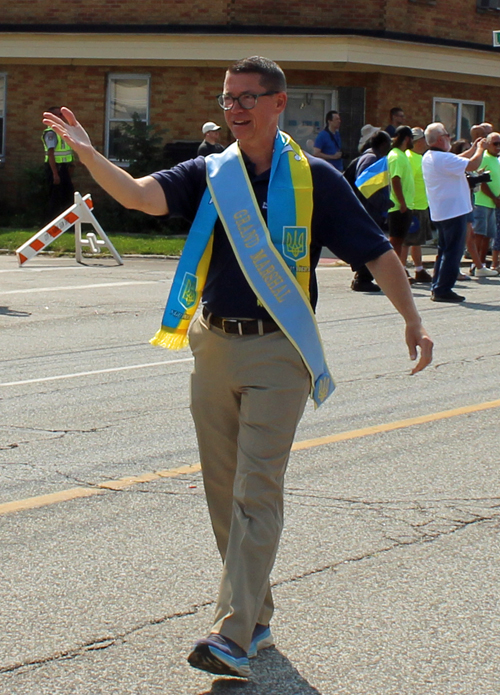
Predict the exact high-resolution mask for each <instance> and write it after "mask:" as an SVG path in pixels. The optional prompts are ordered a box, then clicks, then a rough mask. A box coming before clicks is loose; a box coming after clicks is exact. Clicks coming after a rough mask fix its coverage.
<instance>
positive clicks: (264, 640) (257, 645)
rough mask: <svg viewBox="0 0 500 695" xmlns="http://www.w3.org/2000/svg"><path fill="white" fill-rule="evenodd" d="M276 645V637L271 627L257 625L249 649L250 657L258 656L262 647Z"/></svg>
mask: <svg viewBox="0 0 500 695" xmlns="http://www.w3.org/2000/svg"><path fill="white" fill-rule="evenodd" d="M272 646H274V639H273V636H272V634H271V628H270V627H269V625H259V623H257V625H256V626H255V630H254V631H253V635H252V642H251V644H250V648H249V650H248V658H249V659H254V658H255V657H256V656H257V652H260V650H261V649H267V647H272Z"/></svg>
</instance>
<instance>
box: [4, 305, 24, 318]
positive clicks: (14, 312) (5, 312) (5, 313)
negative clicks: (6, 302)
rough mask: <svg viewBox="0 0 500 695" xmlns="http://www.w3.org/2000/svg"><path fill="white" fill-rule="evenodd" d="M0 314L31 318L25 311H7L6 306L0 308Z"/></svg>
mask: <svg viewBox="0 0 500 695" xmlns="http://www.w3.org/2000/svg"><path fill="white" fill-rule="evenodd" d="M0 314H1V315H2V316H20V317H22V316H31V314H30V313H29V312H27V311H16V310H15V309H9V307H8V306H0Z"/></svg>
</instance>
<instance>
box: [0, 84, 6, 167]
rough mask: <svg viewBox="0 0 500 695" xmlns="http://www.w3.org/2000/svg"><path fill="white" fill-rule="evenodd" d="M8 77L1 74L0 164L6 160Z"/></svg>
mask: <svg viewBox="0 0 500 695" xmlns="http://www.w3.org/2000/svg"><path fill="white" fill-rule="evenodd" d="M6 94H7V75H2V74H0V162H2V161H3V160H4V159H5V100H6Z"/></svg>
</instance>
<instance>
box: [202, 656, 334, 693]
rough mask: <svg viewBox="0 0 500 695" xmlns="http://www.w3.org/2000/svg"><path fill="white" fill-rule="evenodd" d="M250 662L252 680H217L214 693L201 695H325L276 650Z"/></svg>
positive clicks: (209, 691)
mask: <svg viewBox="0 0 500 695" xmlns="http://www.w3.org/2000/svg"><path fill="white" fill-rule="evenodd" d="M250 663H251V666H252V677H251V678H250V679H249V680H240V679H239V678H217V680H215V681H214V682H213V683H212V687H211V688H210V690H205V691H203V692H202V693H199V695H238V694H239V693H241V694H242V695H271V693H272V695H321V693H320V691H319V690H317V689H316V688H314V687H313V686H312V685H311V684H310V683H308V682H307V681H306V679H305V678H303V677H302V676H301V675H300V673H299V672H298V671H297V669H296V668H294V667H293V666H292V664H291V663H290V661H289V660H288V659H287V658H286V656H283V654H281V653H280V652H279V651H278V650H277V649H275V648H274V647H271V648H269V649H266V650H265V652H263V653H261V654H259V656H258V657H257V659H252V661H251V662H250Z"/></svg>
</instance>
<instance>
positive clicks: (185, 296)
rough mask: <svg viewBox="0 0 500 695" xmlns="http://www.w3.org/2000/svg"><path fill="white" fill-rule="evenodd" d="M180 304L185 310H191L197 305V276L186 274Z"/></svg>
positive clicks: (180, 294)
mask: <svg viewBox="0 0 500 695" xmlns="http://www.w3.org/2000/svg"><path fill="white" fill-rule="evenodd" d="M179 303H180V304H181V305H182V306H183V307H184V309H190V308H191V307H192V306H193V305H194V304H195V303H196V275H193V274H192V273H184V280H183V281H182V285H181V289H180V292H179Z"/></svg>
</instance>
